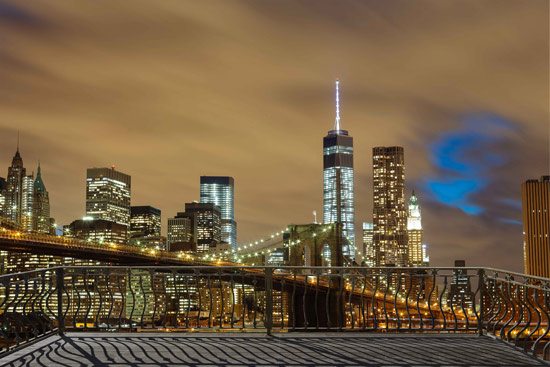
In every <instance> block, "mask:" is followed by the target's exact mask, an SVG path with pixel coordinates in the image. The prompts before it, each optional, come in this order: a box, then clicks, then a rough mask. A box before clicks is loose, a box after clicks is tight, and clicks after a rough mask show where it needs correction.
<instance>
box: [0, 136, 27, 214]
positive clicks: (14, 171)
mask: <svg viewBox="0 0 550 367" xmlns="http://www.w3.org/2000/svg"><path fill="white" fill-rule="evenodd" d="M26 173H27V172H26V170H25V167H24V166H23V159H22V158H21V154H20V153H19V137H17V150H16V151H15V155H14V156H13V159H12V161H11V166H10V167H9V168H8V177H7V180H6V181H7V182H6V204H5V210H4V212H5V216H6V218H8V219H9V220H11V221H13V222H15V223H17V224H21V221H22V214H23V210H22V204H23V181H24V179H25V177H26Z"/></svg>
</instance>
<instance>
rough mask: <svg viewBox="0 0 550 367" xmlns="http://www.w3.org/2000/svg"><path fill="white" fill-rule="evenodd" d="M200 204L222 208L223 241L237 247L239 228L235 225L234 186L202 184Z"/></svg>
mask: <svg viewBox="0 0 550 367" xmlns="http://www.w3.org/2000/svg"><path fill="white" fill-rule="evenodd" d="M200 202H201V203H212V204H214V205H217V206H219V207H220V213H221V220H222V223H223V224H222V233H221V240H222V241H224V242H227V243H229V244H230V245H231V246H236V245H237V226H236V224H235V209H234V186H233V185H230V184H219V183H201V185H200Z"/></svg>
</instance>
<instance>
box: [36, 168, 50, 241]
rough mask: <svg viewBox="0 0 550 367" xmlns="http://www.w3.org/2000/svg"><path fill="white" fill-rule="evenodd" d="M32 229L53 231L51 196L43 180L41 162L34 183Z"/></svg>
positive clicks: (45, 231) (41, 231) (44, 231)
mask: <svg viewBox="0 0 550 367" xmlns="http://www.w3.org/2000/svg"><path fill="white" fill-rule="evenodd" d="M32 230H33V231H34V232H38V233H52V226H51V218H50V198H49V195H48V191H47V190H46V186H45V185H44V181H43V180H42V170H41V169H40V164H38V170H37V171H36V179H35V180H34V183H33V201H32Z"/></svg>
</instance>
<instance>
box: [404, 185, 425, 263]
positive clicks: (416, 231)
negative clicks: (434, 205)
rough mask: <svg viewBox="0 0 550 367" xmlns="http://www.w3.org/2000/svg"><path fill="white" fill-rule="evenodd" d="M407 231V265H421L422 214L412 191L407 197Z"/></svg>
mask: <svg viewBox="0 0 550 367" xmlns="http://www.w3.org/2000/svg"><path fill="white" fill-rule="evenodd" d="M407 233H408V244H409V265H410V266H423V265H426V264H425V263H424V258H425V254H424V251H425V248H424V247H423V246H422V235H423V230H422V216H421V213H420V204H419V203H418V198H417V196H416V195H415V193H414V191H413V192H412V195H411V197H410V198H409V207H408V217H407Z"/></svg>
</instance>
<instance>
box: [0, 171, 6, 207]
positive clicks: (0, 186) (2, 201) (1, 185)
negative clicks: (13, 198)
mask: <svg viewBox="0 0 550 367" xmlns="http://www.w3.org/2000/svg"><path fill="white" fill-rule="evenodd" d="M0 216H2V217H5V216H6V179H5V178H4V177H0Z"/></svg>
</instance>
